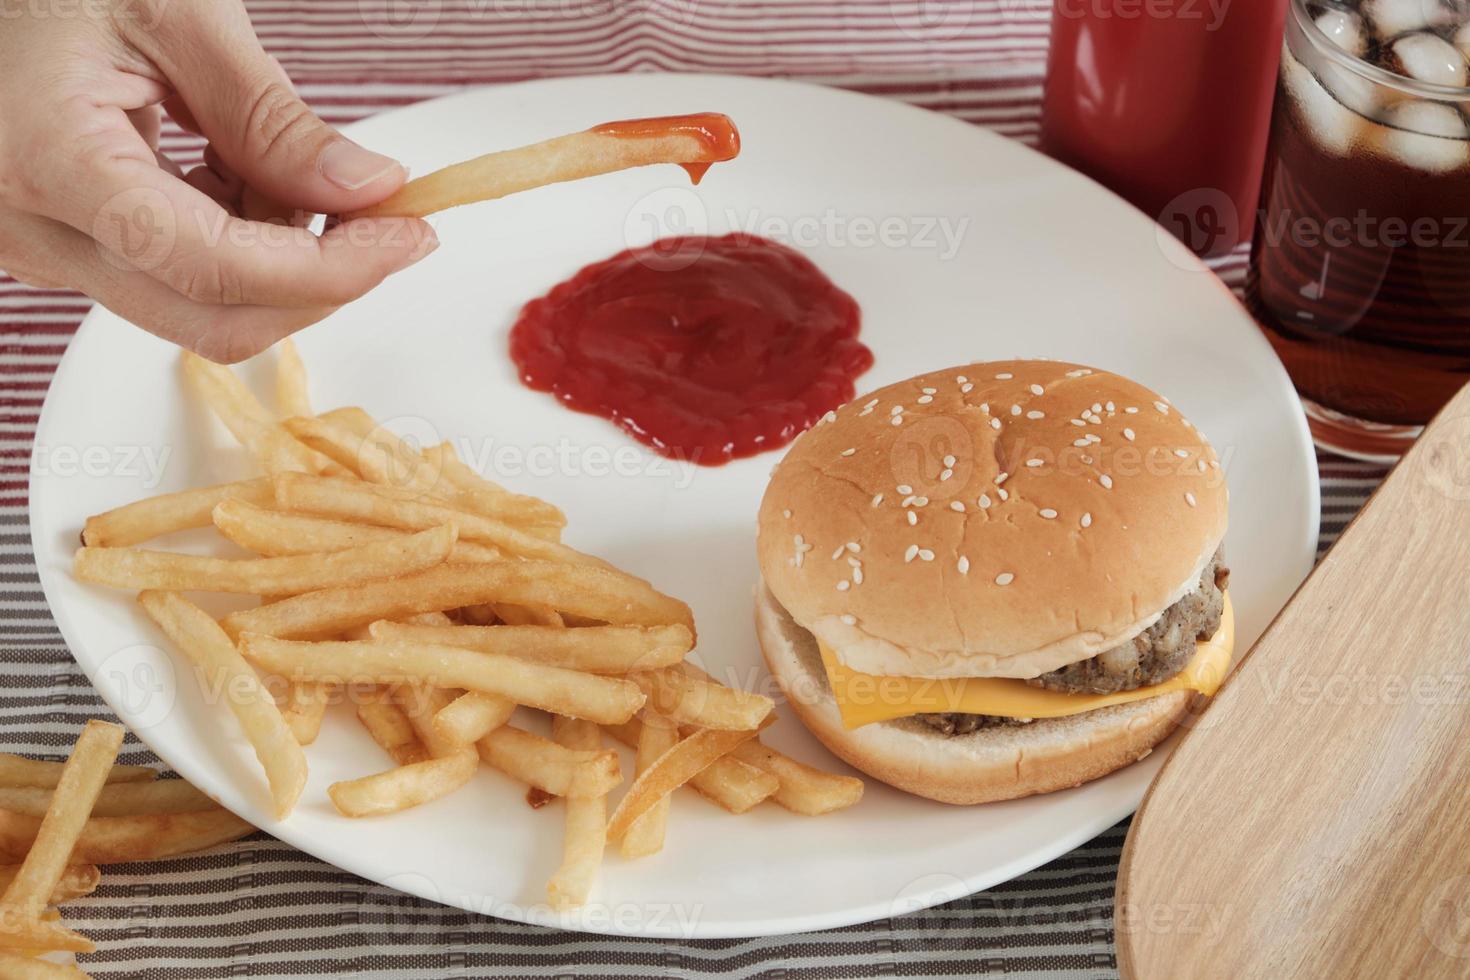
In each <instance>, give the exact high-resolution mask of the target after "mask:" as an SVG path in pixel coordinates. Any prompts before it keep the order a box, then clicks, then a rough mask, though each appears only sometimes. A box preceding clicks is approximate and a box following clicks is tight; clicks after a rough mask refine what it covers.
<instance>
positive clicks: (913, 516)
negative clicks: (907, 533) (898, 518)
mask: <svg viewBox="0 0 1470 980" xmlns="http://www.w3.org/2000/svg"><path fill="white" fill-rule="evenodd" d="M907 513H908V515H909V527H913V526H914V525H915V524H917V523H919V515H918V514H915V513H914V512H913V511H908V512H907Z"/></svg>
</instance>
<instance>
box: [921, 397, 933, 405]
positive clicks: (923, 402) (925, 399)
mask: <svg viewBox="0 0 1470 980" xmlns="http://www.w3.org/2000/svg"><path fill="white" fill-rule="evenodd" d="M933 400H934V396H933V395H920V396H919V398H918V401H919V404H920V405H927V404H929V403H930V402H932V401H933Z"/></svg>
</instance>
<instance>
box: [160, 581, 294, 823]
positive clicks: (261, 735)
mask: <svg viewBox="0 0 1470 980" xmlns="http://www.w3.org/2000/svg"><path fill="white" fill-rule="evenodd" d="M138 603H139V604H140V605H141V606H142V607H143V610H144V612H146V613H147V614H148V616H149V618H151V619H152V620H153V621H154V622H155V623H157V624H158V626H159V628H160V629H161V630H163V632H164V635H166V636H167V637H168V638H169V639H170V640H172V641H173V644H174V646H175V647H177V648H178V650H179V652H180V653H182V654H183V655H184V656H185V657H186V658H188V660H189V661H190V662H191V663H193V664H194V665H195V667H196V668H197V669H198V671H199V672H200V675H201V679H203V680H205V681H206V682H207V683H208V684H209V685H210V686H211V687H213V688H214V689H216V690H218V691H221V692H225V695H226V700H227V701H228V702H229V706H230V710H231V711H232V712H233V713H234V715H235V718H236V720H238V721H239V723H240V728H241V729H242V730H243V731H244V733H245V737H246V738H247V739H248V740H249V742H250V745H251V747H252V748H253V749H255V756H256V758H257V759H259V760H260V765H261V767H262V768H263V769H264V770H265V776H266V781H267V782H268V783H269V784H270V791H271V797H272V799H273V800H274V802H275V808H276V817H277V819H282V820H284V819H285V818H286V816H287V815H288V814H290V812H291V810H292V808H293V807H295V805H296V801H297V799H298V798H300V796H301V791H302V790H303V789H304V788H305V787H306V755H305V753H303V752H302V751H301V744H300V743H299V742H297V741H296V738H295V736H294V735H292V733H291V729H290V728H289V727H288V726H287V725H286V721H285V719H284V718H282V717H281V711H280V709H279V708H277V707H276V702H275V699H274V698H272V697H271V695H270V692H269V691H267V690H266V688H265V685H263V684H262V683H261V682H260V679H259V678H258V677H257V676H256V674H255V671H254V670H252V669H251V668H250V665H249V664H247V663H246V662H245V660H244V658H243V657H241V656H240V654H239V653H238V652H237V651H236V649H235V646H234V644H233V643H231V642H230V639H229V637H227V636H225V634H224V631H223V630H221V629H220V628H219V625H218V624H217V623H216V622H215V621H214V619H213V618H212V617H211V616H210V615H209V614H208V613H207V612H205V611H204V610H203V609H200V608H199V607H198V606H196V605H194V604H193V603H192V602H189V601H188V600H187V599H185V598H184V597H183V596H180V595H178V594H176V593H172V592H155V591H149V592H144V593H142V594H141V595H139V596H138Z"/></svg>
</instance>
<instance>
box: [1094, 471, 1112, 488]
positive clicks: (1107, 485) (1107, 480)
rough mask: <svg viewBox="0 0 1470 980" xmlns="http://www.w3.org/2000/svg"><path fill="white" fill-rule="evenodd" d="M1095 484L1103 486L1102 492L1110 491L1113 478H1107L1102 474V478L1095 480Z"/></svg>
mask: <svg viewBox="0 0 1470 980" xmlns="http://www.w3.org/2000/svg"><path fill="white" fill-rule="evenodd" d="M1097 482H1099V483H1101V484H1102V485H1103V489H1104V490H1111V489H1113V478H1112V477H1110V476H1108V475H1107V474H1106V473H1104V474H1103V475H1102V476H1100V477H1098V478H1097Z"/></svg>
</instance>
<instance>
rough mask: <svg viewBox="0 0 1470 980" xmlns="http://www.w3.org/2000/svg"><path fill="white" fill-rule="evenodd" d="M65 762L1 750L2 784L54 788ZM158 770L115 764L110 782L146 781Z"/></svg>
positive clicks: (108, 778) (155, 776)
mask: <svg viewBox="0 0 1470 980" xmlns="http://www.w3.org/2000/svg"><path fill="white" fill-rule="evenodd" d="M65 765H66V764H65V763H63V762H42V761H41V760H39V759H24V758H21V757H20V756H18V755H11V754H9V753H8V752H0V786H35V787H39V788H41V789H54V788H55V786H56V784H57V783H58V782H60V781H61V773H62V770H63V769H64V768H65ZM157 778H158V772H157V771H156V770H154V769H149V768H148V767H147V766H113V767H112V770H111V771H110V772H108V774H107V782H108V783H109V784H111V783H146V782H148V781H149V780H150V779H157Z"/></svg>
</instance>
